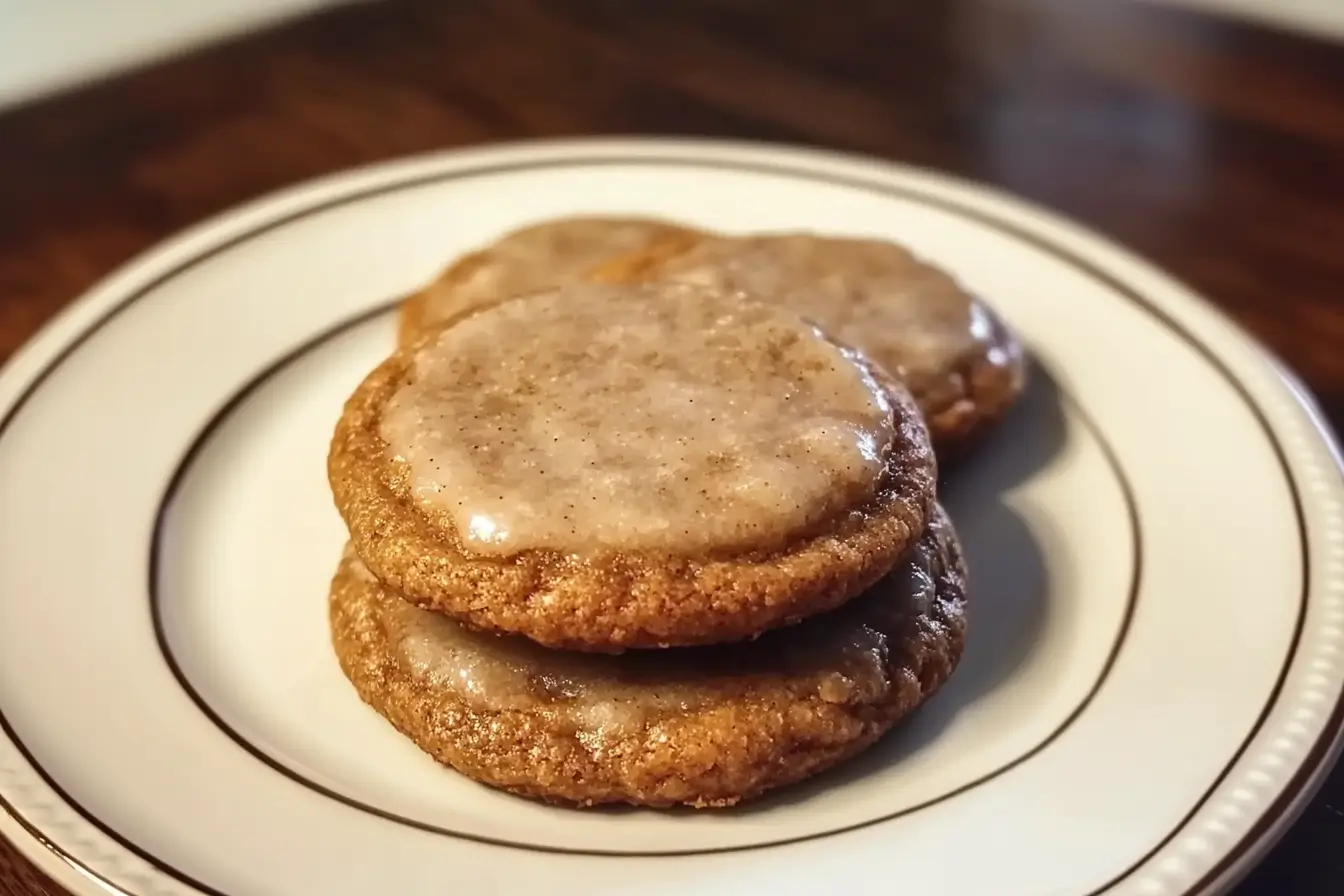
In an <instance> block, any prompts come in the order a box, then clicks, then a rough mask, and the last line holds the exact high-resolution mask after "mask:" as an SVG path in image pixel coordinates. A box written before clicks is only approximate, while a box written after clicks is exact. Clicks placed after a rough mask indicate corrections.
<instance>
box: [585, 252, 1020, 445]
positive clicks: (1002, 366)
mask: <svg viewBox="0 0 1344 896" xmlns="http://www.w3.org/2000/svg"><path fill="white" fill-rule="evenodd" d="M592 276H594V277H596V278H597V279H600V280H606V281H612V282H631V281H648V280H677V281H682V282H690V283H698V284H704V285H709V286H715V287H718V288H727V289H741V290H746V291H748V292H751V293H753V294H755V295H758V296H761V297H762V298H766V299H774V300H777V301H779V302H782V303H783V304H785V305H786V306H788V307H789V308H791V309H793V310H794V311H796V312H797V313H799V314H801V315H803V316H804V317H807V318H808V319H809V320H812V321H813V322H815V323H816V324H817V325H818V326H820V327H821V328H822V329H823V330H825V331H826V332H827V333H829V334H831V335H832V336H833V337H834V338H835V339H837V340H839V341H840V342H843V343H846V344H848V345H852V346H854V347H855V348H857V349H859V350H861V351H863V352H864V353H865V354H867V355H868V356H869V357H870V358H872V359H873V360H874V361H876V362H877V363H878V364H880V365H882V366H883V367H885V368H886V369H887V370H888V371H890V372H891V374H892V375H893V376H895V377H896V378H897V379H899V380H901V382H903V383H904V384H905V385H906V387H907V388H909V390H910V392H911V393H912V394H913V395H914V396H915V400H916V401H917V402H918V403H919V406H920V408H921V409H922V410H923V412H924V415H925V418H926V420H927V421H928V424H929V430H930V433H931V434H932V437H933V443H934V447H935V448H937V449H938V452H939V456H940V457H951V456H953V455H955V454H957V453H959V452H960V451H962V450H963V449H965V448H967V447H968V446H969V445H970V444H972V443H973V442H974V441H976V440H977V439H978V438H979V437H980V436H981V435H983V434H984V433H985V432H986V431H988V430H989V429H990V428H991V427H992V426H993V425H994V424H995V423H996V422H998V420H1000V419H1001V418H1002V417H1003V416H1004V415H1005V414H1006V413H1007V411H1008V409H1009V408H1010V407H1011V406H1012V405H1013V403H1014V402H1015V401H1016V400H1017V398H1018V396H1019V395H1021V393H1022V390H1023V388H1024V386H1025V380H1026V365H1025V362H1024V359H1023V352H1022V347H1021V345H1020V343H1019V342H1018V340H1017V337H1016V336H1014V335H1013V333H1012V332H1011V331H1010V330H1009V328H1008V326H1007V324H1006V323H1005V322H1004V321H1003V320H1002V319H1001V318H1000V317H999V316H998V315H997V314H996V313H995V312H994V311H993V310H992V309H991V308H989V306H988V305H986V304H985V303H984V302H982V301H981V300H979V299H977V298H976V297H975V296H972V295H971V294H970V293H968V292H967V291H966V290H964V289H963V288H962V287H961V286H960V285H959V284H958V283H957V282H956V281H955V280H954V279H953V278H952V277H951V276H950V275H949V274H948V273H946V272H945V271H943V270H942V269H940V268H938V267H935V266H934V265H932V264H930V263H928V262H926V261H923V260H921V259H919V258H917V257H916V256H915V255H913V254H912V253H911V252H910V251H909V250H908V249H906V248H904V247H902V246H900V245H897V244H895V243H890V242H884V241H881V240H871V239H848V238H838V237H823V236H816V235H812V234H806V233H773V234H759V235H753V236H745V237H726V236H713V235H708V234H706V235H704V236H701V237H699V238H685V237H682V238H679V239H674V240H667V241H664V242H662V243H659V244H654V245H653V246H650V247H648V248H645V249H638V250H633V251H632V252H630V253H627V254H626V255H624V256H621V257H620V258H616V259H613V260H611V261H609V262H608V263H607V264H605V265H602V266H601V267H599V268H598V269H597V270H596V271H595V272H594V273H593V274H592Z"/></svg>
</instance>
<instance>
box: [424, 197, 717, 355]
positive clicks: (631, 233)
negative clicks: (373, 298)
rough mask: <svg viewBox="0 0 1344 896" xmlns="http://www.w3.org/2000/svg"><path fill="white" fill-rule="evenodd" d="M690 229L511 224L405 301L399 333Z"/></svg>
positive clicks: (555, 282) (627, 221)
mask: <svg viewBox="0 0 1344 896" xmlns="http://www.w3.org/2000/svg"><path fill="white" fill-rule="evenodd" d="M694 235H695V231H692V230H691V229H689V228H684V227H681V226H680V225H677V224H672V223H669V222H666V221H658V220H654V219H650V218H623V217H621V218H604V217H582V218H558V219H555V220H551V221H543V222H541V223H540V224H533V225H530V226H528V227H524V228H522V229H520V230H514V231H512V232H510V233H507V234H505V235H504V236H502V237H500V238H499V239H498V240H496V241H495V242H494V243H493V244H491V245H490V246H488V247H486V248H484V249H481V250H479V251H476V252H472V253H469V254H468V255H465V256H463V257H462V258H460V259H458V260H457V261H456V262H454V263H453V264H452V265H451V266H449V267H448V269H447V270H445V271H444V272H443V273H442V274H440V275H439V276H438V277H437V278H436V279H435V280H434V282H433V283H431V284H429V285H428V286H426V287H425V288H424V289H422V290H421V291H420V292H418V293H416V294H415V295H413V296H411V297H410V298H408V299H407V300H406V301H405V302H403V303H402V305H401V309H400V312H399V315H398V320H397V332H398V339H399V341H400V342H401V343H402V344H405V343H408V342H412V341H414V339H415V337H416V336H417V335H418V334H419V333H420V332H421V331H422V330H424V328H425V327H428V326H432V325H433V324H435V323H436V322H438V321H441V320H445V319H448V318H451V317H455V316H456V315H458V314H459V313H461V312H462V311H464V310H466V309H468V308H473V307H475V306H476V305H480V304H483V303H488V302H491V301H496V300H498V299H504V298H508V297H509V296H512V295H518V294H520V293H525V292H535V291H537V290H540V289H549V288H551V287H554V286H559V285H561V284H562V283H566V282H568V281H571V280H576V279H579V278H581V277H582V276H583V275H584V274H586V273H588V272H589V271H591V270H592V269H593V268H594V267H596V266H597V265H598V264H600V263H602V262H604V261H607V260H608V259H610V258H611V257H613V256H615V255H618V254H622V253H625V252H632V251H634V250H636V249H641V248H643V247H645V246H649V245H651V244H653V243H655V242H661V243H662V244H663V245H671V244H672V242H674V241H675V240H677V239H690V238H691V237H692V236H694Z"/></svg>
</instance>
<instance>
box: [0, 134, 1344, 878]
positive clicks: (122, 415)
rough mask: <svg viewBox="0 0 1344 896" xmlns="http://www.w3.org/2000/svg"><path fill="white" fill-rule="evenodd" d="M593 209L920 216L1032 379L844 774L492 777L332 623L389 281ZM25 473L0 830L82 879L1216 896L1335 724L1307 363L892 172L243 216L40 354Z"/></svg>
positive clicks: (1126, 274)
mask: <svg viewBox="0 0 1344 896" xmlns="http://www.w3.org/2000/svg"><path fill="white" fill-rule="evenodd" d="M602 211H606V212H641V213H650V214H657V215H664V216H668V217H672V218H679V219H682V220H685V221H689V222H691V223H693V224H699V225H703V226H706V227H711V228H718V229H723V230H729V231H738V230H752V229H767V228H799V227H806V228H812V229H815V230H818V231H829V232H835V233H852V234H876V235H882V236H888V237H893V238H896V239H899V240H902V241H905V242H907V243H909V244H911V245H912V246H914V247H915V248H916V249H917V250H918V251H919V252H921V253H923V254H925V255H927V256H929V257H930V258H932V259H934V260H935V261H937V262H939V263H941V264H942V265H944V266H945V267H947V268H950V269H952V270H953V271H955V272H956V273H957V274H958V275H959V276H960V277H961V278H963V279H964V280H965V281H966V282H967V283H968V284H970V285H971V286H972V287H973V288H974V289H975V290H977V291H979V292H980V293H982V294H983V295H985V296H986V297H987V298H988V299H989V300H990V301H991V302H992V303H993V304H994V305H996V306H997V307H998V308H1000V309H1001V310H1002V311H1003V313H1004V314H1005V315H1006V316H1007V317H1008V318H1009V319H1010V320H1011V322H1012V323H1013V324H1015V325H1016V326H1017V327H1018V328H1019V329H1020V331H1021V332H1022V333H1023V334H1024V336H1025V338H1026V340H1027V341H1028V343H1029V346H1030V349H1031V351H1032V352H1033V354H1034V356H1035V359H1036V361H1037V363H1038V365H1039V368H1038V370H1037V372H1036V375H1035V377H1034V381H1033V386H1032V389H1031V392H1030V395H1029V396H1028V399H1027V401H1026V402H1025V403H1024V405H1023V406H1022V408H1021V409H1020V410H1019V411H1018V412H1017V413H1015V414H1014V415H1013V416H1012V418H1011V419H1010V421H1009V422H1008V424H1007V425H1006V426H1005V427H1004V428H1003V429H1002V430H1001V431H1000V432H999V434H998V436H997V437H996V438H995V439H994V440H993V441H992V443H991V444H989V445H987V446H986V447H985V449H984V450H983V451H982V452H981V453H980V455H978V456H977V457H975V458H974V459H973V460H972V461H971V462H970V463H969V464H968V465H967V466H966V467H965V468H963V469H960V470H958V471H956V472H955V474H954V475H953V476H951V477H950V481H949V482H948V484H947V486H946V488H945V492H944V494H945V500H946V502H947V504H948V505H949V508H950V510H951V512H952V514H953V517H954V519H955V521H956V523H957V524H958V526H959V528H960V531H961V533H962V535H963V538H964V540H965V542H966V545H967V549H968V553H969V562H970V569H971V577H972V578H971V580H972V588H973V591H972V600H973V604H972V611H973V615H972V619H971V624H972V630H971V635H970V644H969V647H968V652H967V654H966V657H965V660H964V663H963V666H962V668H961V669H960V670H959V672H958V673H957V675H956V676H955V677H954V678H953V680H952V682H951V683H950V684H949V685H948V686H947V687H946V688H945V689H944V690H943V691H942V692H941V693H940V694H939V695H938V696H937V697H936V698H935V699H934V700H933V701H932V702H931V703H930V704H929V705H928V706H927V707H926V708H925V709H924V710H923V711H921V712H920V713H919V714H918V715H917V716H916V717H915V718H914V719H912V720H911V721H910V723H909V724H907V725H906V726H904V727H903V728H901V729H898V730H897V731H896V732H895V733H893V735H891V736H890V737H888V738H887V739H886V740H884V741H883V742H882V743H880V744H879V745H878V746H877V747H876V748H874V749H873V750H872V751H871V752H870V753H868V754H866V755H865V756H863V757H861V758H860V759H859V760H857V761H855V762H853V763H851V764H850V765H848V766H846V767H844V768H842V769H840V770H837V771H836V772H834V773H832V774H829V775H825V776H823V777H822V778H820V779H818V780H816V781H814V782H811V783H808V784H805V785H803V786H801V787H797V788H794V789H791V790H787V791H785V792H782V793H780V794H779V795H778V796H775V797H771V798H767V799H766V800H764V801H763V802H760V803H757V804H754V805H749V806H747V807H745V808H743V809H740V810H737V811H730V812H702V813H691V812H674V813H657V812H651V811H590V812H578V811H574V810H567V809H561V808H549V807H545V806H542V805H538V804H535V803H531V802H526V801H523V800H520V799H516V798H513V797H510V796H506V795H503V794H501V793H498V792H495V791H491V790H488V789H485V788H482V787H479V786H477V785H474V784H472V783H470V782H468V781H467V780H465V779H463V778H461V777H459V776H458V775H456V774H455V773H453V772H451V771H448V770H445V769H442V768H440V767H438V766H436V765H435V764H434V763H433V762H432V761H431V760H429V759H428V758H426V757H425V756H423V755H422V754H421V753H420V752H419V751H418V750H416V749H415V748H414V747H413V746H411V745H410V744H409V743H408V742H407V741H405V740H404V739H402V738H401V737H400V736H399V735H397V734H395V733H394V732H393V731H392V729H391V728H390V727H389V726H388V725H387V724H385V723H384V722H383V721H382V720H381V719H380V718H379V717H377V716H376V715H375V714H374V713H373V712H372V711H370V710H368V709H366V708H365V707H364V705H363V704H362V703H361V702H360V701H359V700H358V698H357V697H356V696H355V694H354V691H353V690H352V689H351V687H350V686H349V685H348V684H347V682H346V681H345V679H344V678H343V677H342V675H341V673H340V671H339V669H338V668H337V665H336V662H335V659H334V658H333V656H332V652H331V649H330V647H329V644H328V641H327V630H326V622H325V597H326V584H327V579H328V576H329V575H330V573H331V571H332V568H333V563H334V561H335V559H336V557H337V555H338V552H339V549H340V545H341V543H342V541H343V530H342V527H341V524H340V522H339V520H338V518H337V516H336V514H335V511H334V510H333V508H332V506H331V501H330V498H329V497H328V492H327V487H326V482H325V474H324V466H323V459H324V455H325V451H326V444H327V439H328V437H329V434H330V431H331V427H332V424H333V422H334V420H335V418H336V416H337V413H338V409H339V407H340V404H341V402H342V400H343V399H344V397H345V396H346V395H347V394H348V392H349V391H350V390H351V389H352V387H353V386H354V385H355V383H356V382H357V381H358V380H359V379H360V378H361V377H362V375H363V374H364V373H365V372H366V371H367V370H368V369H369V368H371V367H372V366H373V365H374V364H375V363H376V362H377V361H378V360H379V359H380V358H381V357H382V356H383V355H384V354H385V353H386V352H387V351H388V350H389V348H390V346H391V344H392V329H393V327H392V316H391V313H390V310H389V309H390V307H391V302H392V301H393V299H394V298H395V297H397V296H400V295H403V294H405V293H407V292H409V291H410V290H412V289H413V288H415V287H416V286H418V285H419V284H420V283H421V282H422V281H424V280H426V279H427V278H428V277H430V276H431V274H433V273H434V272H435V271H436V270H437V269H438V268H439V267H440V266H441V265H442V264H443V263H444V262H445V260H446V259H447V258H448V257H449V256H451V255H454V254H456V253H457V252H459V251H462V250H465V249H467V248H468V247H471V246H474V245H476V244H478V243H480V242H482V241H485V240H487V239H489V238H491V237H492V236H494V235H496V234H498V233H500V232H501V231H503V230H505V229H508V228H512V227H514V226H517V225H520V224H522V223H524V222H526V221H531V220H534V219H537V218H541V217H545V216H552V215H563V214H573V213H579V212H602ZM0 496H3V498H2V499H0V714H2V720H3V728H4V737H3V738H0V802H2V803H3V807H4V809H5V810H6V812H7V813H8V814H7V816H4V820H3V822H0V829H3V830H4V831H5V832H7V833H10V834H12V835H16V836H18V837H19V842H20V843H21V844H22V845H24V847H25V848H26V849H27V850H28V851H29V852H30V854H31V856H32V857H33V859H34V860H35V861H37V862H38V863H39V864H40V865H41V866H43V867H44V868H46V869H48V870H49V871H51V872H52V873H53V874H56V875H58V876H59V877H60V879H61V880H63V881H64V882H66V883H67V885H69V886H72V887H73V888H74V889H75V890H77V891H79V892H81V893H102V892H105V890H104V888H107V889H111V890H113V891H114V892H120V893H128V894H135V896H151V894H154V896H157V894H165V896H167V894H174V896H175V894H187V893H193V894H194V893H210V894H229V896H244V894H260V893H275V894H322V896H369V894H374V893H397V894H400V896H416V894H442V893H445V892H449V893H454V894H462V896H473V894H484V893H534V892H536V893H540V892H546V893H557V892H563V893H573V894H579V893H582V894H608V893H610V894H622V896H624V894H627V893H630V892H638V893H641V894H673V893H687V892H697V893H700V894H717V893H741V892H748V891H752V892H754V891H757V890H759V891H762V892H770V893H772V894H777V896H783V894H794V893H797V894H815V893H821V892H859V891H860V888H862V889H865V890H871V889H872V887H873V886H877V885H881V886H890V887H893V888H899V889H900V890H902V891H903V892H910V893H919V894H922V896H938V894H957V896H977V894H983V896H1044V894H1066V896H1084V894H1102V893H1107V894H1187V893H1204V892H1210V891H1213V890H1216V889H1218V888H1220V887H1222V886H1224V885H1225V884H1226V883H1227V882H1228V881H1229V880H1230V879H1232V878H1233V877H1235V876H1236V875H1238V874H1240V873H1241V872H1243V871H1244V870H1245V869H1246V868H1247V867H1248V866H1249V864H1250V863H1251V862H1252V861H1253V860H1254V859H1255V858H1256V857H1258V856H1259V855H1260V854H1262V853H1263V851H1264V849H1265V848H1267V845H1268V844H1269V843H1270V842H1272V841H1273V839H1274V838H1275V837H1276V836H1277V834H1278V833H1280V832H1281V830H1282V828H1283V826H1284V825H1285V824H1286V823H1287V822H1288V820H1289V819H1290V818H1291V816H1292V815H1293V814H1294V813H1295V811H1296V810H1297V809H1298V808H1300V806H1301V804H1302V802H1303V801H1304V800H1305V799H1306V798H1307V796H1308V795H1309V794H1310V792H1311V791H1312V789H1313V788H1314V786H1315V785H1316V784H1317V783H1318V782H1319V780H1320V777H1321V776H1322V775H1323V774H1324V772H1325V770H1326V769H1327V767H1328V766H1329V764H1330V762H1331V761H1332V760H1333V758H1334V756H1335V753H1336V748H1337V746H1338V735H1339V732H1340V730H1341V727H1342V723H1344V710H1342V709H1341V699H1340V698H1341V689H1342V687H1344V653H1342V652H1341V650H1342V649H1344V485H1342V483H1341V475H1340V471H1339V467H1338V459H1337V456H1336V455H1335V454H1334V452H1333V451H1332V448H1331V446H1330V444H1329V443H1328V441H1327V438H1326V437H1325V436H1324V435H1323V434H1322V431H1321V428H1320V424H1319V422H1318V419H1317V417H1316V414H1315V412H1314V411H1313V410H1312V407H1311V406H1310V404H1309V403H1308V402H1307V400H1306V399H1305V398H1304V397H1303V395H1302V392H1301V390H1300V389H1298V388H1297V387H1295V386H1294V385H1293V384H1292V383H1291V382H1290V381H1288V380H1287V379H1285V377H1284V375H1283V374H1282V373H1281V371H1280V370H1279V369H1278V368H1277V367H1276V365H1275V364H1274V363H1273V362H1272V361H1271V360H1269V359H1268V358H1267V357H1266V356H1265V355H1264V354H1263V353H1262V352H1261V351H1260V350H1259V349H1257V348H1256V347H1255V346H1254V345H1253V344H1252V343H1251V342H1250V341H1249V340H1247V339H1246V338H1245V337H1244V336H1243V335H1242V334H1241V333H1239V332H1238V331H1237V330H1236V329H1234V328H1233V327H1232V326H1231V325H1230V324H1229V323H1228V322H1227V321H1226V320H1224V319H1223V318H1222V317H1220V316H1219V315H1218V314H1217V313H1215V312H1214V311H1212V310H1211V309H1210V307H1209V306H1207V305H1206V304H1205V303H1203V302H1202V301H1200V300H1198V299H1197V298H1196V297H1194V296H1192V295H1190V294H1189V293H1188V292H1187V291H1186V290H1185V289H1184V288H1182V287H1181V286H1180V285H1179V284H1177V283H1174V282H1172V281H1171V280H1170V279H1168V278H1167V277H1165V276H1163V275H1162V274H1161V273H1160V272H1158V271H1155V270H1153V269H1152V268H1151V267H1149V266H1147V265H1145V264H1144V263H1142V262H1140V261H1139V260H1137V259H1135V258H1133V257H1131V256H1129V255H1127V254H1126V253H1124V252H1123V251H1121V250H1120V249H1117V248H1116V247H1115V246H1113V245H1110V244H1108V243H1106V242H1105V241H1103V240H1101V239H1099V238H1098V237H1096V236H1094V235H1091V234H1089V233H1087V232H1085V231H1083V230H1081V229H1079V228H1078V227H1076V226H1073V225H1071V224H1069V223H1067V222H1064V221H1061V220H1059V219H1057V218H1055V217H1052V216H1051V215H1049V214H1046V213H1044V212H1042V211H1040V210H1038V209H1035V208H1032V207H1029V206H1026V205H1024V204H1022V203H1019V202H1016V201H1013V200H1010V199H1006V198H1004V197H1002V196H998V195H995V194H993V193H990V192H988V191H986V190H983V189H979V188H976V187H973V186H969V185H966V184H962V183H958V182H954V181H951V180H948V179H946V178H942V177H938V176H935V175H931V174H928V173H924V172H916V171H911V170H907V169H901V168H897V167H893V166H891V165H885V164H879V163H875V162H870V161H864V160H857V159H852V158H842V157H837V156H831V155H824V154H818V153H812V152H803V151H794V150H784V149H775V148H762V147H751V146H742V145H725V144H706V143H678V142H632V141H596V142H579V143H565V144H543V145H530V146H518V147H505V148H499V149H491V150H485V151H479V152H469V153H450V154H444V155H436V156H431V157H428V158H421V159H415V160H410V161H406V162H399V163H396V164H391V165H384V166H379V167H375V168H370V169H365V170H360V171H356V172H352V173H349V174H344V175H340V176H337V177H333V178H328V179H325V180H322V181H319V182H317V183H313V184H309V185H305V186H302V187H299V188H296V189H293V190H290V191H287V192H285V193H282V194H280V195H278V196H274V197H272V198H269V199H265V200H263V201H261V202H257V203H254V204H252V205H249V206H246V207H244V208H241V209H239V210H237V211H234V212H231V213H229V214H226V215H224V216H221V217H219V218H217V219H215V220H213V221H210V222H208V223H206V224H204V225H202V226H200V227H197V228H195V229H193V230H192V231H190V232H188V233H186V234H184V235H183V236H181V237H179V238H177V239H175V240H172V241H171V242H169V243H167V244H165V245H164V246H162V247H161V248H159V249H157V250H155V251H154V252H152V253H150V254H149V255H147V256H145V257H144V258H141V259H140V260H138V261H136V262H134V263H133V264H131V265H129V266H128V267H126V268H125V269H123V270H122V271H120V272H118V273H117V274H115V275H114V276H112V277H110V278H109V279H108V280H107V281H106V282H105V283H103V284H102V285H101V286H99V287H98V288H97V289H95V290H93V291H92V292H91V293H90V294H89V295H87V296H85V297H84V298H83V299H82V300H80V301H79V302H77V303H76V304H74V305H73V306H72V307H71V308H70V310H69V311H67V312H66V313H65V314H64V315H62V316H61V317H60V318H58V319H57V320H56V321H55V322H54V323H52V324H51V325H50V326H49V327H48V328H47V329H46V330H45V331H44V332H43V333H42V334H41V335H40V336H39V337H38V338H36V339H35V340H34V341H33V342H32V343H31V344H30V345H29V346H28V347H27V348H26V349H24V350H23V351H22V352H20V353H19V355H17V356H16V357H15V358H14V359H13V361H12V362H11V364H10V365H9V367H8V368H7V369H6V371H5V372H4V374H3V376H0ZM39 841H40V845H39Z"/></svg>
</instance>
